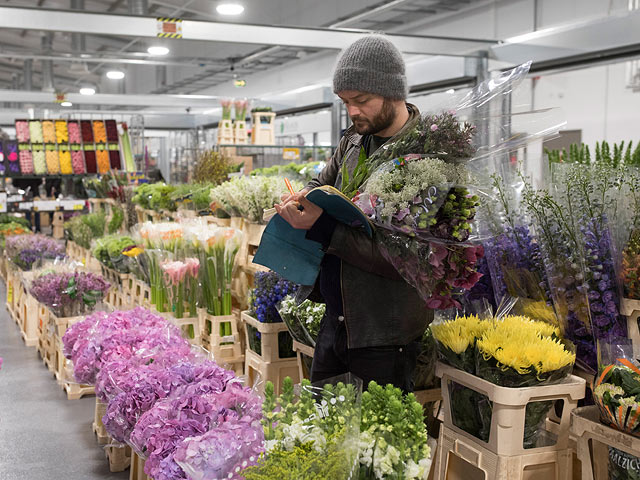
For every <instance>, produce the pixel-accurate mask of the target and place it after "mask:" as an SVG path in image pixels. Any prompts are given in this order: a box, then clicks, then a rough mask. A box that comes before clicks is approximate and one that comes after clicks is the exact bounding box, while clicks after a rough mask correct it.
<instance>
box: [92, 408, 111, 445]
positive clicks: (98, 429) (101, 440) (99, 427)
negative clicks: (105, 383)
mask: <svg viewBox="0 0 640 480" xmlns="http://www.w3.org/2000/svg"><path fill="white" fill-rule="evenodd" d="M106 413H107V404H106V403H103V402H101V401H100V400H98V398H96V408H95V413H94V414H93V423H92V425H91V430H92V431H93V433H95V434H96V437H97V439H98V445H107V444H108V443H109V441H110V439H109V434H108V433H107V429H106V428H105V427H104V423H102V417H104V416H105V415H106Z"/></svg>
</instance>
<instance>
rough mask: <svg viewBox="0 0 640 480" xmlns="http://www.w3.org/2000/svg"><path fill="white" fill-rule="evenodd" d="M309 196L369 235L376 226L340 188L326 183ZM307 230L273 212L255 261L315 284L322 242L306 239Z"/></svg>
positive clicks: (329, 212) (296, 280) (291, 278)
mask: <svg viewBox="0 0 640 480" xmlns="http://www.w3.org/2000/svg"><path fill="white" fill-rule="evenodd" d="M307 199H308V200H309V201H310V202H312V203H315V204H316V205H318V206H319V207H321V208H322V209H323V210H324V211H325V212H327V213H328V214H329V215H331V216H332V217H333V218H335V219H336V220H338V221H339V222H342V223H344V224H346V225H349V226H351V227H354V228H362V229H364V231H365V232H366V233H367V235H368V236H369V237H371V236H372V235H373V226H372V224H371V222H370V220H369V219H368V218H367V216H366V215H365V214H364V212H363V211H362V210H360V208H358V207H357V206H356V205H355V204H354V203H353V202H352V201H351V200H349V198H347V197H346V196H344V195H343V194H342V193H341V192H340V191H339V190H337V189H335V188H333V187H331V186H328V185H325V186H322V187H318V188H314V189H313V190H311V191H310V192H309V193H308V194H307ZM306 234H307V231H306V230H298V229H295V228H293V227H292V226H291V225H289V223H288V222H287V221H286V220H284V219H283V218H282V217H281V216H280V215H277V214H276V215H274V216H273V217H272V218H271V220H270V221H269V224H268V225H267V227H266V228H265V231H264V234H263V235H262V240H261V241H260V246H259V247H258V251H257V252H256V255H255V257H254V259H253V263H257V264H259V265H263V266H265V267H267V268H270V269H271V270H273V271H274V272H277V273H278V274H279V275H281V276H282V277H284V278H286V279H287V280H289V281H290V282H294V283H297V284H300V285H313V284H314V283H315V281H316V278H317V277H318V273H319V272H320V264H321V262H322V258H323V257H324V252H323V251H322V245H321V244H320V243H318V242H314V241H312V240H307V238H305V236H306Z"/></svg>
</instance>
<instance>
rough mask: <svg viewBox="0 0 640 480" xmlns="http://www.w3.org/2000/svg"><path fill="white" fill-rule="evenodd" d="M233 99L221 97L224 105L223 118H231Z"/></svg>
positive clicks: (221, 102) (221, 103)
mask: <svg viewBox="0 0 640 480" xmlns="http://www.w3.org/2000/svg"><path fill="white" fill-rule="evenodd" d="M232 103H233V100H232V99H230V98H221V99H220V105H221V106H222V120H231V104H232Z"/></svg>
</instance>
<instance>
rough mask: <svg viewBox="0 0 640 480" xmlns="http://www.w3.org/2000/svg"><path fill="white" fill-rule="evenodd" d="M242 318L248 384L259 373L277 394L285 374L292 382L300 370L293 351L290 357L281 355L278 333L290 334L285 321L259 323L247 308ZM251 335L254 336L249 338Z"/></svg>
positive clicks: (254, 379) (255, 378) (297, 379)
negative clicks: (272, 385) (245, 344)
mask: <svg viewBox="0 0 640 480" xmlns="http://www.w3.org/2000/svg"><path fill="white" fill-rule="evenodd" d="M241 320H242V323H244V328H245V335H246V343H247V347H246V350H245V370H244V373H245V375H246V376H247V377H248V379H249V384H253V383H254V382H255V381H256V380H257V379H258V376H259V377H260V378H261V380H262V381H263V382H265V381H267V380H268V381H270V382H272V383H273V384H274V386H275V390H276V393H277V394H279V393H280V389H281V388H282V382H283V380H284V379H285V378H286V377H291V379H292V380H293V382H294V383H298V382H299V381H300V374H299V370H298V360H297V357H296V356H295V353H294V352H293V351H292V352H291V353H292V355H291V356H290V357H284V356H281V346H280V341H281V338H282V336H281V335H280V334H281V333H282V334H283V336H284V335H289V330H288V329H287V325H286V324H285V323H284V322H280V323H261V322H259V321H258V320H257V319H255V318H253V317H252V316H251V315H249V312H247V311H244V312H242V313H241ZM254 335H255V337H256V340H254V338H252V336H254ZM258 337H259V338H258ZM263 385H264V384H263Z"/></svg>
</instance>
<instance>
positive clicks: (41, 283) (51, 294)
mask: <svg viewBox="0 0 640 480" xmlns="http://www.w3.org/2000/svg"><path fill="white" fill-rule="evenodd" d="M109 287H110V284H109V283H108V282H107V281H105V280H104V279H103V278H102V277H101V276H100V275H96V274H93V273H89V272H80V271H78V272H73V273H72V272H55V271H49V272H45V273H43V274H41V275H39V276H38V277H36V278H35V279H34V280H33V282H32V283H31V288H30V292H31V295H33V296H34V298H35V299H36V300H37V301H38V302H40V303H43V304H44V305H46V306H47V307H49V308H50V309H51V310H52V311H53V312H54V313H55V314H56V316H58V317H75V316H78V315H83V314H85V313H88V312H91V311H92V310H93V308H94V307H95V305H96V304H97V303H98V302H101V301H102V300H103V299H104V297H105V295H106V294H107V291H108V290H109Z"/></svg>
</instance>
